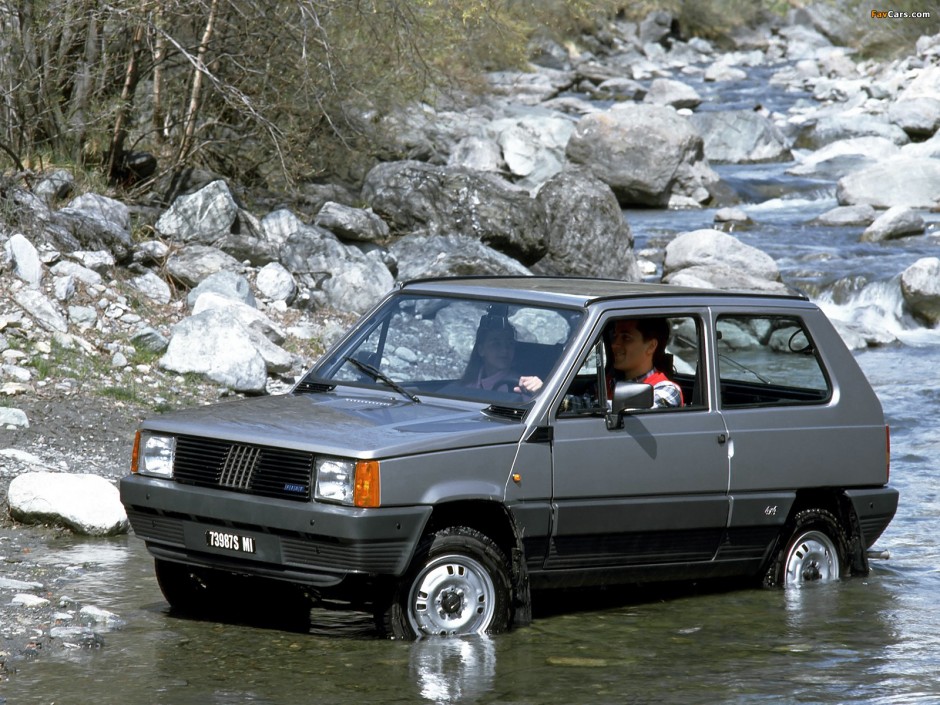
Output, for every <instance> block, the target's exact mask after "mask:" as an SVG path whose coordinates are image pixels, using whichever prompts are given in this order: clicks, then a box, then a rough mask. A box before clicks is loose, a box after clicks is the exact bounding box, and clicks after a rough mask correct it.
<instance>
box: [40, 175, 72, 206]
mask: <svg viewBox="0 0 940 705" xmlns="http://www.w3.org/2000/svg"><path fill="white" fill-rule="evenodd" d="M74 190H75V177H74V176H72V172H70V171H67V170H65V169H56V170H55V171H53V172H52V173H51V174H47V175H46V176H44V177H43V178H42V179H41V180H40V181H39V182H38V183H37V184H36V185H35V186H34V187H33V193H35V194H36V195H37V196H39V197H40V198H42V199H43V200H44V201H45V202H46V203H48V204H50V205H52V204H53V203H55V202H56V201H61V200H63V199H65V198H68V197H69V196H70V195H71V194H72V192H73V191H74Z"/></svg>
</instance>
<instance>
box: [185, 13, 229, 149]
mask: <svg viewBox="0 0 940 705" xmlns="http://www.w3.org/2000/svg"><path fill="white" fill-rule="evenodd" d="M218 10H219V0H212V5H211V6H210V7H209V16H208V17H207V18H206V29H205V31H204V32H203V33H202V41H201V42H200V43H199V50H198V51H197V52H196V66H195V69H194V70H193V87H192V91H191V92H190V95H189V108H188V109H187V111H186V119H185V120H184V129H183V138H182V139H181V140H180V147H179V152H177V156H176V162H177V164H182V163H183V162H184V161H185V160H186V158H187V157H188V156H189V153H190V150H191V149H192V145H193V136H194V135H195V134H196V119H197V118H198V117H199V104H200V101H201V99H202V81H203V78H204V76H205V72H206V71H207V70H208V69H207V68H206V55H207V54H208V52H209V41H210V40H211V39H212V32H213V31H214V29H215V20H216V16H217V13H218Z"/></svg>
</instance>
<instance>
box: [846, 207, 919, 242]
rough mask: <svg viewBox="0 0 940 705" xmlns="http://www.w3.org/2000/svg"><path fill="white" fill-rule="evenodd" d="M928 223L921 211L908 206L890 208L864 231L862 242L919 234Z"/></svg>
mask: <svg viewBox="0 0 940 705" xmlns="http://www.w3.org/2000/svg"><path fill="white" fill-rule="evenodd" d="M925 229H926V225H925V224H924V219H923V218H922V217H921V216H920V214H919V213H917V212H916V211H914V210H912V209H911V208H908V207H907V206H894V207H893V208H889V209H888V210H886V211H885V212H884V213H882V214H881V215H880V216H878V217H877V218H876V219H875V221H874V222H873V223H872V224H871V225H869V226H868V227H867V228H865V230H864V232H862V236H861V238H860V239H861V241H862V242H881V241H882V240H894V239H896V238H899V237H905V236H907V235H919V234H921V233H923V232H924V230H925Z"/></svg>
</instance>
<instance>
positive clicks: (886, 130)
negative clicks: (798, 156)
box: [796, 113, 910, 149]
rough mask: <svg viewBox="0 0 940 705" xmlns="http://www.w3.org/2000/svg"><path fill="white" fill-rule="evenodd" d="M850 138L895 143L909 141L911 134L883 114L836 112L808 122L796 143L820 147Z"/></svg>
mask: <svg viewBox="0 0 940 705" xmlns="http://www.w3.org/2000/svg"><path fill="white" fill-rule="evenodd" d="M853 137H883V138H884V139H887V140H890V141H891V142H893V143H894V144H896V145H903V144H907V143H908V142H910V137H908V136H907V133H906V132H904V130H902V129H901V128H900V127H898V126H897V125H894V124H891V123H890V122H888V118H887V116H886V115H869V114H867V113H863V114H861V115H852V114H843V113H836V114H832V115H824V116H822V117H820V118H818V119H817V120H815V121H813V122H809V123H807V124H806V125H805V126H804V127H803V129H802V131H801V133H800V135H799V136H798V137H797V140H796V146H798V147H804V148H808V149H819V148H820V147H823V146H825V145H827V144H829V143H830V142H836V141H838V140H845V139H851V138H853Z"/></svg>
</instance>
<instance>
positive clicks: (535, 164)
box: [487, 111, 574, 189]
mask: <svg viewBox="0 0 940 705" xmlns="http://www.w3.org/2000/svg"><path fill="white" fill-rule="evenodd" d="M487 131H488V132H490V133H492V134H493V135H494V137H495V140H496V143H497V144H498V145H499V148H500V153H501V156H502V161H503V163H504V164H505V165H506V168H507V169H508V170H509V172H510V173H511V174H512V175H513V176H514V177H517V179H518V181H517V184H518V185H519V186H522V187H524V188H527V189H534V188H536V187H537V186H539V185H540V184H543V183H544V182H546V181H547V180H548V179H550V178H551V177H552V176H554V175H555V174H557V173H558V172H559V171H561V170H562V167H563V165H564V161H565V145H567V144H568V140H569V138H570V137H571V133H572V132H574V121H573V120H571V119H569V118H567V117H560V116H558V115H556V114H547V115H546V114H544V111H531V112H526V113H524V114H522V115H519V116H514V117H512V118H506V119H502V120H494V121H493V122H492V123H491V124H490V126H489V127H488V128H487Z"/></svg>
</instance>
